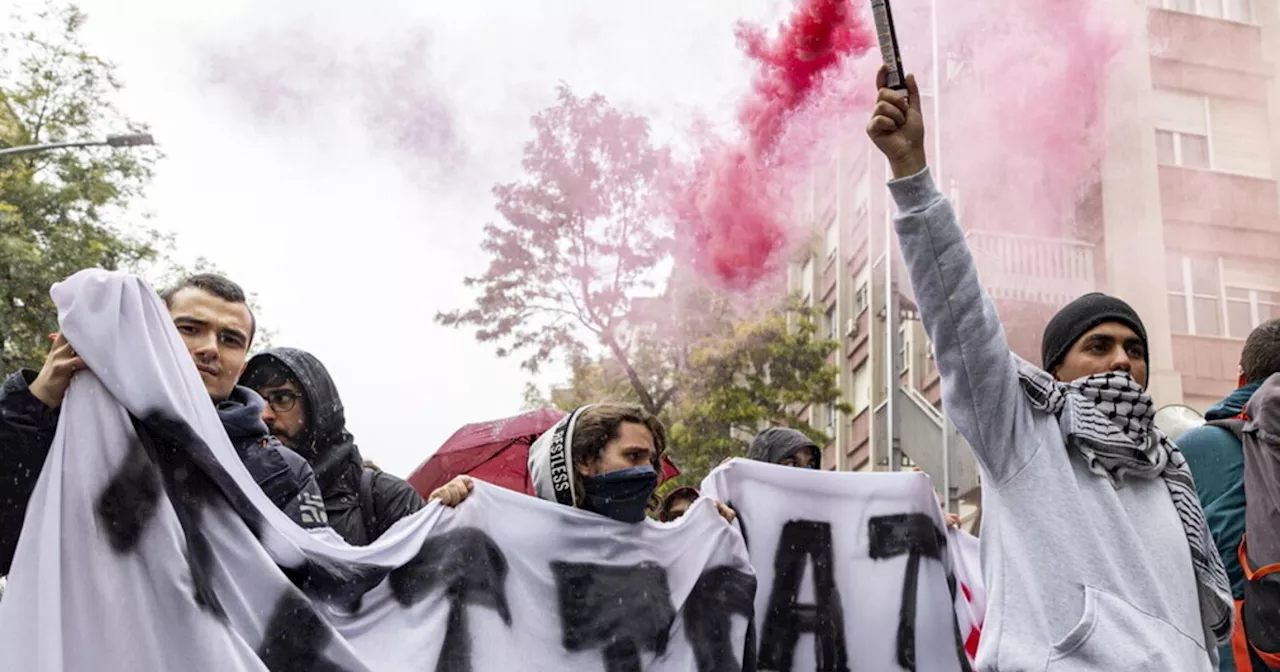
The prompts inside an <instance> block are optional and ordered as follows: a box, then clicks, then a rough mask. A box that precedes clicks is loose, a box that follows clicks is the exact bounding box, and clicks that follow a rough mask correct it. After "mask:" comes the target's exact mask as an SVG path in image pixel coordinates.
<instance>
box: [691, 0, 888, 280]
mask: <svg viewBox="0 0 1280 672" xmlns="http://www.w3.org/2000/svg"><path fill="white" fill-rule="evenodd" d="M737 36H738V39H739V42H740V43H741V44H742V47H743V50H744V51H745V53H746V54H747V56H748V57H750V58H751V59H752V60H753V61H754V63H755V67H756V73H755V78H754V81H753V84H752V88H751V91H750V92H749V93H748V94H747V96H746V97H745V98H744V99H743V100H742V101H741V103H740V105H739V113H738V120H739V123H740V125H741V130H742V136H741V138H740V139H738V140H736V141H726V140H723V139H717V138H706V139H704V141H703V147H702V152H701V154H700V156H699V157H698V159H697V161H696V163H695V165H694V166H693V168H692V174H691V175H690V176H689V177H688V179H686V180H685V181H684V183H683V184H682V185H681V189H680V192H679V194H678V195H677V196H676V198H675V208H674V209H675V211H676V219H677V221H678V222H679V225H680V227H681V231H682V238H684V240H685V243H686V245H687V246H688V248H689V249H688V250H687V254H688V255H689V256H690V257H691V259H690V260H691V261H692V263H693V265H694V267H695V268H697V269H698V270H699V271H700V272H701V273H702V274H703V275H705V276H709V277H710V278H711V279H712V280H714V281H716V282H717V283H718V284H721V285H723V286H726V287H729V288H732V289H736V290H745V289H749V288H751V287H753V286H754V285H755V284H756V283H758V282H759V281H760V280H761V279H762V278H764V277H766V276H768V275H770V274H771V273H772V272H773V271H774V270H776V269H777V267H778V265H779V263H780V257H781V255H780V253H782V252H783V251H784V250H785V249H786V247H787V244H788V239H789V235H788V227H787V225H786V223H785V218H786V214H787V213H785V212H784V209H785V208H786V205H787V203H788V199H787V198H786V193H785V192H786V190H787V188H788V186H790V185H789V180H790V179H791V178H792V177H793V176H792V175H789V174H788V173H787V169H788V167H790V166H794V165H796V164H798V163H802V162H803V159H804V157H805V156H806V155H807V152H808V150H809V149H810V147H808V146H799V145H797V144H794V143H789V142H788V141H789V140H791V139H793V138H803V137H808V138H813V137H817V136H818V135H820V133H816V132H808V133H792V129H791V128H790V126H791V125H792V124H794V123H796V122H797V120H798V119H800V118H801V116H799V115H800V113H801V112H803V111H804V110H806V109H815V108H816V107H817V106H818V104H819V102H820V100H821V99H822V98H823V96H824V95H826V92H827V89H828V81H829V80H830V79H831V75H832V74H833V73H835V72H837V71H838V70H839V66H840V65H841V64H842V63H844V62H845V61H846V59H848V58H849V57H851V56H858V55H861V54H863V53H866V52H867V51H868V50H869V49H870V48H871V47H872V46H873V45H874V44H875V35H874V33H873V31H872V30H871V28H870V27H869V25H868V23H867V20H866V18H865V16H864V12H861V11H856V10H855V8H854V5H853V3H852V2H851V1H850V0H797V4H796V6H795V9H794V11H793V12H792V13H791V16H790V17H789V18H788V20H787V21H786V23H784V24H782V25H781V26H779V28H778V32H777V35H776V36H774V37H773V38H772V39H770V38H769V37H768V36H767V35H766V33H765V30H764V29H763V28H762V27H759V26H750V25H746V24H742V25H739V26H738V29H737ZM803 120H804V123H806V124H810V125H814V126H821V125H823V124H824V123H828V122H830V121H831V116H830V115H821V114H819V115H813V114H810V115H804V116H803ZM810 130H811V131H812V129H810Z"/></svg>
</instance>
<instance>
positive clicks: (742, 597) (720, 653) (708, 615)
mask: <svg viewBox="0 0 1280 672" xmlns="http://www.w3.org/2000/svg"><path fill="white" fill-rule="evenodd" d="M755 599H756V577H754V576H751V575H750V574H747V573H746V572H739V571H738V570H736V569H733V568H732V567H714V568H712V569H709V570H707V571H705V572H703V573H702V576H700V577H698V582H697V583H696V584H694V586H693V592H691V593H689V598H688V599H687V600H685V603H684V630H685V632H686V633H687V635H688V637H689V645H690V646H692V647H693V658H694V660H695V661H697V665H698V672H743V669H744V668H746V669H751V668H752V665H751V663H752V661H751V660H744V661H742V663H741V664H739V663H738V653H739V652H738V651H735V650H734V648H735V647H734V646H733V631H732V621H731V620H730V617H731V616H733V615H734V614H737V615H740V616H742V617H743V618H746V619H747V623H748V626H747V627H750V622H751V614H752V612H753V611H754V610H755ZM744 655H747V656H751V657H754V656H755V652H754V651H746V652H745V653H744Z"/></svg>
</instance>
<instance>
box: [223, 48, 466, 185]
mask: <svg viewBox="0 0 1280 672" xmlns="http://www.w3.org/2000/svg"><path fill="white" fill-rule="evenodd" d="M429 44H430V42H429V39H428V36H427V35H425V34H423V33H421V32H411V33H409V34H408V35H407V37H406V38H405V39H401V40H395V41H392V42H390V43H386V44H380V45H376V46H368V45H366V46H344V45H341V44H337V43H334V42H333V41H329V40H324V39H322V38H321V37H320V36H317V35H314V34H311V33H308V32H305V31H301V30H297V31H294V32H292V33H284V34H279V33H273V34H271V36H266V35H259V36H257V37H256V38H253V39H248V40H245V41H243V42H241V43H238V44H234V45H218V46H216V47H215V48H211V49H209V50H208V52H207V55H206V59H205V75H206V79H207V81H208V82H209V83H210V84H212V85H214V86H216V87H218V88H220V89H223V90H224V91H226V92H228V93H230V94H231V95H232V96H233V101H234V102H235V103H236V104H238V105H240V106H241V107H242V108H243V109H244V110H245V111H246V112H248V113H249V114H251V115H253V116H254V117H255V118H256V119H258V120H261V121H263V122H267V123H276V124H281V125H283V126H286V127H296V126H298V125H301V124H305V123H309V122H310V123H317V122H318V120H319V119H321V117H322V115H323V114H329V113H333V112H335V111H350V112H351V114H352V116H353V117H354V118H355V119H357V120H358V121H357V123H358V124H359V125H360V126H361V127H362V129H363V131H364V132H365V133H366V135H367V136H368V138H369V140H370V144H371V145H373V147H374V148H376V149H379V150H382V151H384V152H390V153H394V154H397V155H399V156H401V157H403V158H407V159H411V160H414V161H434V162H437V163H439V162H443V161H444V160H446V159H448V160H454V159H456V158H458V154H459V153H460V152H461V151H462V143H461V142H460V141H459V138H458V131H457V123H456V120H455V116H454V109H453V105H452V103H451V101H450V100H449V99H448V98H447V96H446V95H445V94H444V91H445V86H444V84H443V83H441V82H440V81H438V80H437V78H436V77H435V76H434V73H433V72H432V71H431V69H430V65H429V64H430V49H429Z"/></svg>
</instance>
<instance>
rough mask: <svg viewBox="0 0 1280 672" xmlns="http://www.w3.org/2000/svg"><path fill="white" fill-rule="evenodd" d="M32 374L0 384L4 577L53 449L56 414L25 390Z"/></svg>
mask: <svg viewBox="0 0 1280 672" xmlns="http://www.w3.org/2000/svg"><path fill="white" fill-rule="evenodd" d="M35 378H36V372H35V371H30V370H23V371H18V372H17V373H14V374H13V375H12V376H9V378H8V379H7V380H5V381H4V384H3V385H0V574H8V573H9V567H10V565H12V564H13V553H14V551H15V550H17V548H18V537H19V536H20V535H21V534H22V521H23V519H24V518H26V516H27V502H28V500H30V499H31V493H32V492H34V491H35V488H36V481H38V480H39V479H40V470H41V469H42V468H43V467H44V462H45V459H46V458H47V457H48V456H49V448H51V447H52V446H53V435H54V432H56V431H57V429H58V412H57V410H55V409H52V408H49V407H48V406H45V405H44V402H42V401H40V400H39V399H36V398H35V396H34V395H32V394H31V390H30V389H28V387H27V386H28V385H29V384H30V383H31V381H33V380H35Z"/></svg>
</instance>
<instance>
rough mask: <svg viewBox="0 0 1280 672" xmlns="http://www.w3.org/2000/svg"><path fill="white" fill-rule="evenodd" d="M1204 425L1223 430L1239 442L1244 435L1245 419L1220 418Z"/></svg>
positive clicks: (1238, 417)
mask: <svg viewBox="0 0 1280 672" xmlns="http://www.w3.org/2000/svg"><path fill="white" fill-rule="evenodd" d="M1204 424H1205V425H1207V426H1210V427H1218V428H1220V429H1225V430H1227V431H1228V432H1231V435H1232V436H1234V437H1236V439H1237V440H1239V439H1240V438H1241V436H1242V435H1243V434H1244V425H1245V419H1244V418H1242V417H1240V416H1238V415H1237V416H1236V417H1234V418H1222V419H1221V420H1210V421H1208V422H1206V423H1204ZM1174 443H1177V442H1176V441H1175V442H1174Z"/></svg>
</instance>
